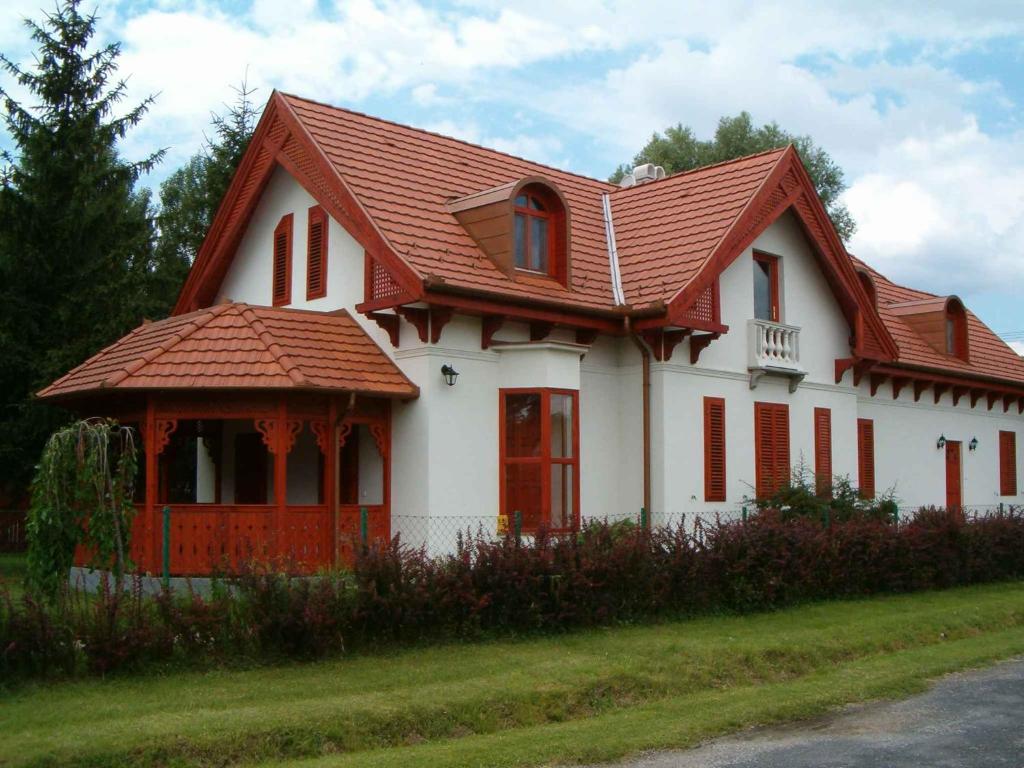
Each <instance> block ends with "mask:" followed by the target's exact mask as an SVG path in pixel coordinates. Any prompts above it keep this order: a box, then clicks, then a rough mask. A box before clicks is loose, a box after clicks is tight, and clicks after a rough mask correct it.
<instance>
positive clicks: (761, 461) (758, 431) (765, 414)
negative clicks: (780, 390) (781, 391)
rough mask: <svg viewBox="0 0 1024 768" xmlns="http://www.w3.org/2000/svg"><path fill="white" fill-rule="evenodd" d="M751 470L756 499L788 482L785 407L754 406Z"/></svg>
mask: <svg viewBox="0 0 1024 768" xmlns="http://www.w3.org/2000/svg"><path fill="white" fill-rule="evenodd" d="M754 470H755V476H756V480H755V491H756V493H757V497H758V498H759V499H763V498H765V497H767V496H771V495H772V494H773V493H775V491H777V490H778V489H779V488H782V487H783V486H784V485H785V484H786V483H788V482H789V480H790V477H789V475H790V470H791V465H790V459H789V406H788V405H786V404H785V403H761V402H757V403H754Z"/></svg>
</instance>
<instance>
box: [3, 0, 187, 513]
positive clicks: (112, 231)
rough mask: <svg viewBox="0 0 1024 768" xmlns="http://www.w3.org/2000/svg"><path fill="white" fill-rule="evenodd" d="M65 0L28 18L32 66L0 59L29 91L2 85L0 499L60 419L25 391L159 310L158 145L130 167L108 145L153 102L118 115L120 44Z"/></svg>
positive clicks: (122, 88)
mask: <svg viewBox="0 0 1024 768" xmlns="http://www.w3.org/2000/svg"><path fill="white" fill-rule="evenodd" d="M79 6H80V0H64V1H63V2H61V4H60V5H58V7H57V8H56V10H55V11H54V12H52V13H50V14H47V15H46V16H45V17H44V19H43V20H42V22H40V23H36V22H34V21H31V20H28V21H26V22H25V24H26V27H27V28H28V30H29V33H30V36H31V39H32V41H33V42H34V44H35V46H36V55H35V63H34V65H33V66H32V67H26V68H22V67H21V66H19V65H18V64H16V63H15V62H14V61H12V60H11V59H9V58H8V57H6V56H3V55H0V65H2V66H3V67H4V68H5V69H6V70H7V72H8V73H9V74H10V75H11V76H12V77H13V79H14V80H15V81H16V82H17V83H18V85H19V86H20V87H21V88H22V89H23V90H25V91H27V93H28V94H29V97H28V99H27V102H26V103H22V102H19V101H18V99H17V98H16V97H15V96H14V94H12V93H11V92H10V91H8V90H4V89H0V100H2V107H3V121H4V123H5V126H6V129H7V131H8V133H9V134H10V137H11V139H12V144H13V151H11V152H9V153H5V155H4V162H5V167H4V169H3V177H2V184H0V408H2V419H0V495H3V494H4V493H6V494H7V495H10V494H12V493H16V492H17V491H18V490H19V489H23V488H24V484H25V483H26V482H27V480H28V478H29V476H30V474H31V471H32V467H33V465H34V464H35V462H36V460H37V459H38V457H39V452H40V450H41V448H42V446H43V444H44V442H45V440H46V437H47V435H48V434H49V433H50V432H51V431H52V430H53V429H54V428H55V427H56V426H57V425H59V424H60V423H61V422H62V421H63V420H64V419H66V415H64V414H62V413H61V412H60V411H58V410H57V409H54V408H50V407H47V406H44V405H41V404H40V403H38V402H35V401H34V399H33V392H35V391H37V390H38V389H39V388H41V387H42V386H45V385H46V384H47V383H49V382H50V381H52V380H53V379H55V378H56V377H58V376H59V375H61V374H63V373H64V372H65V371H67V370H68V369H69V368H71V367H73V366H75V365H77V364H78V363H81V362H82V361H83V360H85V359H86V358H87V357H88V356H89V355H91V354H93V353H95V352H97V351H98V350H99V349H101V348H102V347H103V346H105V345H107V344H109V343H111V342H113V341H114V340H116V339H117V338H118V337H119V336H121V335H122V334H124V333H125V332H126V331H128V330H129V329H130V328H132V327H134V326H135V325H137V324H138V323H139V322H140V321H141V320H142V319H143V317H144V316H145V315H150V314H158V313H161V312H166V311H167V310H166V307H167V304H168V302H169V300H170V297H168V296H166V295H165V296H161V295H159V294H158V293H156V292H155V291H154V288H155V287H156V286H157V285H158V284H159V280H157V278H158V275H157V273H156V269H155V267H156V264H155V262H154V243H155V234H156V230H155V225H154V218H153V211H152V205H151V201H150V195H149V192H148V190H145V189H142V190H138V189H136V183H137V182H138V180H139V178H140V176H141V175H142V174H144V173H146V172H148V171H149V170H151V169H152V168H153V167H154V166H155V165H156V164H157V163H158V162H159V161H160V159H161V156H162V154H163V153H162V152H156V153H154V154H152V155H149V156H148V157H146V158H143V159H142V160H138V161H135V162H129V161H127V160H125V159H123V158H122V157H121V156H120V155H119V152H118V146H119V143H120V142H121V141H122V140H123V139H124V138H125V137H126V136H127V135H128V133H129V132H130V131H131V130H132V129H133V128H134V127H136V126H137V125H138V124H139V123H140V121H141V120H142V119H143V117H144V116H145V114H146V112H147V110H148V109H149V107H150V106H151V104H152V103H153V98H152V97H150V98H147V99H145V100H143V101H142V102H141V103H139V104H137V105H136V106H134V107H133V108H130V109H127V110H125V109H123V108H122V104H121V102H122V101H123V100H124V99H125V96H126V85H125V81H124V80H123V79H118V78H117V59H118V56H119V54H120V48H119V45H118V44H116V43H114V44H110V45H106V46H102V47H96V46H94V45H93V44H92V43H93V36H94V34H95V31H96V17H95V15H84V14H83V13H82V12H81V11H80V8H79Z"/></svg>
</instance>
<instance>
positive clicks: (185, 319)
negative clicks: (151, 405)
mask: <svg viewBox="0 0 1024 768" xmlns="http://www.w3.org/2000/svg"><path fill="white" fill-rule="evenodd" d="M183 388H188V389H254V388H255V389H303V390H332V391H345V392H358V393H364V394H372V395H379V396H385V397H387V396H395V397H415V396H416V395H417V394H418V392H419V390H418V388H417V387H416V385H415V384H413V383H412V382H411V381H409V379H407V378H406V377H405V374H403V373H402V372H401V371H400V370H399V369H398V367H397V366H396V365H395V364H394V363H393V362H392V361H391V359H390V358H389V357H388V356H387V355H386V354H385V353H384V351H383V350H381V348H380V347H378V346H377V344H376V343H375V342H374V341H373V339H371V338H370V337H369V336H367V335H366V332H365V331H363V329H362V328H361V327H360V326H359V324H358V323H356V321H355V320H353V319H352V317H351V316H350V315H349V314H348V313H347V312H345V311H341V312H337V313H331V314H324V313H320V312H307V311H302V310H295V309H279V308H277V309H272V308H270V307H255V306H249V305H248V304H219V305H217V306H214V307H210V308H208V309H202V310H198V311H196V312H190V313H188V314H185V315H177V316H175V317H169V318H167V319H166V320H161V321H159V322H156V323H147V324H145V325H142V326H140V327H138V328H136V329H135V330H134V331H132V332H131V333H129V334H128V335H127V336H125V337H124V338H122V339H120V340H119V341H117V342H115V343H114V344H112V345H111V346H109V347H107V348H106V349H104V350H102V351H101V352H99V353H98V354H96V355H94V356H93V357H91V358H89V359H88V360H86V361H85V362H84V363H82V364H81V365H80V366H78V367H77V368H75V369H74V370H72V371H71V372H70V373H68V374H66V375H65V376H63V377H61V378H60V379H58V380H57V381H55V382H54V383H53V384H51V385H50V386H48V387H46V389H44V390H42V391H41V392H40V393H39V397H43V398H50V397H66V396H69V395H72V396H73V395H82V394H86V393H96V392H100V391H111V390H114V389H117V390H148V389H183Z"/></svg>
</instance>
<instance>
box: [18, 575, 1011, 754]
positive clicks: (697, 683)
mask: <svg viewBox="0 0 1024 768" xmlns="http://www.w3.org/2000/svg"><path fill="white" fill-rule="evenodd" d="M1022 653H1024V584H1021V583H1016V584H1002V585H996V586H989V587H975V588H969V589H958V590H951V591H947V592H931V593H923V594H918V595H910V596H901V597H892V598H881V599H876V600H863V601H855V602H845V603H825V604H817V605H811V606H805V607H801V608H794V609H791V610H787V611H780V612H778V613H772V614H761V615H756V616H749V617H722V618H704V619H698V620H692V621H684V622H673V623H665V624H660V625H654V626H645V627H628V628H615V629H607V630H601V631H590V632H580V633H575V634H567V635H562V636H552V637H546V638H542V639H531V640H527V641H521V642H511V641H501V642H489V643H481V644H473V645H445V646H436V647H431V648H423V649H414V650H407V651H402V652H395V653H390V654H386V655H379V656H361V657H358V658H356V657H353V658H349V659H344V660H339V661H330V662H320V663H316V664H306V665H289V666H281V667H275V668H264V669H257V670H248V671H216V672H209V673H174V674H168V675H166V676H148V677H141V678H124V679H117V680H108V681H85V682H75V683H65V684H60V685H49V686H43V685H39V686H32V687H27V688H19V689H15V690H14V691H8V692H7V693H0V697H2V698H0V733H2V734H3V735H4V736H3V738H2V739H0V765H5V766H7V765H9V766H26V765H40V766H41V765H62V766H64V765H69V766H76V765H77V766H86V765H88V766H107V765H109V766H131V765H137V766H156V765H160V766H186V765H202V766H213V765H217V766H227V765H235V764H240V763H243V762H244V763H246V764H250V765H252V764H260V765H286V766H290V767H292V768H294V766H298V765H302V766H316V767H317V768H320V766H336V765H337V766H402V768H407V766H409V765H415V766H417V768H419V766H426V767H428V768H429V767H430V766H467V765H474V766H476V765H479V766H527V765H540V764H548V763H555V762H563V763H571V762H576V761H582V760H603V759H611V758H615V757H618V756H621V755H623V754H626V753H629V752H635V751H638V750H641V749H646V748H652V747H661V746H684V745H688V744H693V743H695V742H697V741H699V740H701V739H704V738H707V737H709V736H713V735H716V734H720V733H724V732H727V731H730V730H736V729H739V728H743V727H747V726H751V725H756V724H763V723H770V722H777V721H780V720H784V719H793V718H799V717H805V716H809V715H813V714H817V713H819V712H821V711H823V710H826V709H828V708H831V707H835V706H838V705H841V704H844V703H847V702H852V701H859V700H864V699H870V698H877V697H882V696H894V695H902V694H906V693H909V692H912V691H916V690H919V689H920V688H921V687H922V686H923V685H924V684H925V682H926V681H927V680H928V679H930V678H933V677H935V676H936V675H940V674H943V673H945V672H949V671H953V670H956V669H961V668H964V667H967V666H976V665H980V664H984V663H986V662H989V661H992V660H994V659H998V658H1005V657H1008V656H1013V655H1018V654H1022Z"/></svg>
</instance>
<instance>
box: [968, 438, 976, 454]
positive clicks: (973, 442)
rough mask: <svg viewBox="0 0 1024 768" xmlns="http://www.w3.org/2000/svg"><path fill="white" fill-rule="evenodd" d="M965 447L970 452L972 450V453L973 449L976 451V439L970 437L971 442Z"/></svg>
mask: <svg viewBox="0 0 1024 768" xmlns="http://www.w3.org/2000/svg"><path fill="white" fill-rule="evenodd" d="M967 447H968V449H970V450H972V451H973V450H974V449H976V448H977V447H978V438H976V437H972V438H971V442H969V443H968V444H967Z"/></svg>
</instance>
